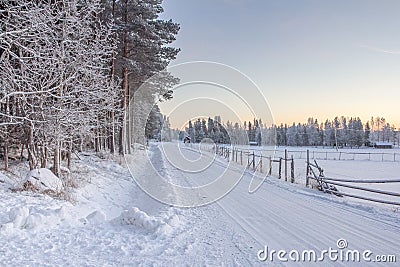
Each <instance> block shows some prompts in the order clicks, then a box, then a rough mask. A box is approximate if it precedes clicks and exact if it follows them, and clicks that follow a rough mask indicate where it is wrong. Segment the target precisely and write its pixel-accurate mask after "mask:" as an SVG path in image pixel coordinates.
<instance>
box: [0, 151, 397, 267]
mask: <svg viewBox="0 0 400 267" xmlns="http://www.w3.org/2000/svg"><path fill="white" fill-rule="evenodd" d="M178 145H179V149H176V147H177V146H178ZM182 155H183V156H184V158H185V159H187V160H188V163H187V164H188V165H190V162H192V164H194V165H196V164H197V165H198V164H199V162H203V161H202V160H204V162H206V161H207V162H211V163H210V164H209V165H207V167H206V168H202V170H201V171H198V172H188V171H185V170H183V169H182V166H183V165H182V166H177V165H176V164H173V163H174V159H179V158H181V157H182ZM147 156H149V157H150V161H151V164H149V163H146V161H145V160H144V159H145V157H147ZM81 158H82V160H77V159H76V160H75V161H74V169H73V173H74V175H76V176H77V177H80V179H79V184H80V187H79V188H78V189H75V190H74V191H73V192H72V197H71V198H72V199H73V200H74V201H73V202H72V203H70V202H66V201H62V200H55V199H53V198H50V197H47V196H42V195H38V194H34V193H28V192H17V193H13V192H11V191H10V189H9V188H12V187H13V186H14V185H15V184H16V183H17V182H18V181H17V178H15V177H13V176H11V175H9V174H6V173H1V172H0V181H2V182H0V238H1V239H0V240H1V241H0V252H1V253H0V265H1V266H268V265H272V266H275V265H276V266H281V265H283V263H282V262H281V261H279V260H278V259H277V258H276V257H277V256H276V255H275V258H274V259H273V260H272V262H271V258H268V259H267V260H266V261H265V262H263V261H260V260H259V257H258V256H260V255H261V256H263V255H262V253H261V254H260V250H264V248H265V246H268V248H269V250H277V251H278V250H286V251H291V250H298V251H304V250H315V251H317V252H318V251H322V250H327V249H328V248H333V249H338V245H337V242H338V240H342V241H343V240H345V241H346V243H347V245H348V246H347V248H348V249H350V250H359V251H365V250H370V251H371V252H372V255H371V258H372V260H374V259H375V258H374V257H375V256H377V255H395V256H396V257H397V261H399V260H400V258H399V257H400V255H399V250H398V244H399V243H400V212H399V210H398V209H396V208H395V207H393V206H389V205H377V204H371V203H369V202H368V203H367V202H363V201H357V200H354V199H350V198H347V197H343V198H339V197H336V196H334V195H329V194H324V193H322V192H319V191H317V190H313V189H309V188H305V186H304V181H305V166H306V165H305V161H304V159H296V160H295V166H296V172H295V175H296V183H295V184H290V183H288V182H285V181H282V180H278V179H277V178H276V177H268V178H267V180H266V181H265V182H264V183H263V184H262V186H261V187H260V188H259V190H258V191H257V192H256V193H253V194H249V193H248V188H249V183H250V181H251V179H252V178H253V173H252V172H251V171H245V172H244V175H243V177H242V179H241V180H240V182H239V183H238V184H237V185H236V187H235V188H234V189H233V190H232V191H231V192H229V194H227V195H226V196H224V197H223V198H221V199H220V200H219V201H217V202H213V203H212V204H208V205H204V206H202V207H196V208H177V207H172V206H170V205H165V204H161V203H160V202H158V201H156V200H154V199H153V198H152V197H150V196H148V195H147V194H145V193H144V192H143V191H142V190H141V189H140V188H139V187H138V185H137V184H136V183H135V181H134V179H132V177H131V175H130V173H129V171H128V169H127V168H125V167H121V166H120V165H119V164H117V163H115V162H113V161H111V160H104V159H99V158H97V157H95V156H94V155H89V154H88V155H81ZM210 158H211V159H213V157H212V155H211V154H210V153H200V152H199V150H198V149H196V147H190V146H184V145H182V144H178V143H164V144H162V143H151V144H150V146H149V150H148V153H147V152H146V151H142V150H139V151H137V152H136V154H135V155H133V156H132V157H128V162H127V163H128V165H129V164H133V165H135V166H139V167H138V168H137V170H139V171H140V172H138V173H136V174H135V175H140V176H141V177H142V178H145V179H148V180H151V179H152V178H153V176H154V175H156V173H157V172H158V173H161V174H162V175H163V176H165V179H167V180H169V181H170V182H173V183H174V184H179V185H182V186H187V187H195V186H198V185H204V184H207V183H209V182H211V181H212V180H213V179H215V178H216V177H218V176H220V175H221V174H224V175H227V176H228V177H229V176H231V175H232V176H235V175H237V172H238V171H239V172H240V171H241V170H242V166H240V165H239V164H237V165H234V166H232V167H230V168H227V161H226V159H224V158H221V157H215V159H214V160H211V161H210ZM318 162H319V163H320V165H321V166H322V167H323V168H324V170H325V173H326V175H327V176H334V177H343V178H344V177H352V178H360V179H367V178H371V179H372V178H373V179H377V178H385V179H388V178H399V177H398V176H399V175H398V174H400V167H399V165H400V163H394V162H379V161H371V162H369V161H338V160H336V161H334V160H326V161H323V160H320V161H318ZM188 165H186V166H184V167H185V168H186V167H188ZM13 171H14V172H16V173H21V175H22V176H24V175H23V174H22V173H23V168H22V167H20V166H19V167H18V168H17V167H15V169H14V170H13ZM257 175H259V176H261V174H257ZM273 176H275V174H274V173H273ZM389 189H390V191H394V190H395V189H394V188H388V189H387V190H389ZM160 190H163V188H160ZM397 192H399V190H398V189H397ZM175 197H176V198H180V197H181V198H182V197H183V196H179V195H177V196H175ZM198 197H199V198H201V199H204V198H207V197H208V194H207V193H205V194H204V195H200V196H198ZM310 264H311V265H315V266H348V265H350V266H396V264H395V263H377V262H370V263H366V262H363V261H361V262H351V263H350V264H349V263H348V262H343V261H340V260H336V261H332V260H330V259H328V258H327V257H326V258H325V260H324V261H323V263H321V262H319V263H314V262H311V263H310V262H304V261H296V262H295V261H293V260H289V262H286V263H285V265H289V266H308V265H310Z"/></svg>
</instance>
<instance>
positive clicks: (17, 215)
mask: <svg viewBox="0 0 400 267" xmlns="http://www.w3.org/2000/svg"><path fill="white" fill-rule="evenodd" d="M65 216H66V211H65V207H64V206H62V207H60V208H58V209H44V210H37V209H35V208H32V209H31V210H30V209H29V208H28V207H26V206H23V207H18V208H14V209H12V210H10V211H9V213H8V217H9V222H8V223H5V224H2V225H0V232H2V233H11V232H13V231H14V230H15V229H29V230H35V229H41V228H48V227H49V226H51V225H57V224H59V223H60V222H61V221H62V220H64V219H65Z"/></svg>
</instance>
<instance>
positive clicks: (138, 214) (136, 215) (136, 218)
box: [114, 207, 172, 235]
mask: <svg viewBox="0 0 400 267" xmlns="http://www.w3.org/2000/svg"><path fill="white" fill-rule="evenodd" d="M114 221H116V222H118V223H121V224H125V225H134V226H136V227H139V228H142V229H145V230H146V231H149V232H155V233H158V234H162V235H168V234H170V233H171V231H172V227H171V226H170V225H169V224H167V223H165V222H164V221H162V220H160V219H157V218H155V217H153V216H149V215H148V214H147V213H146V212H144V211H141V210H140V209H139V208H137V207H133V208H131V209H129V210H125V211H123V212H122V214H121V215H120V216H119V217H117V218H116V219H115V220H114Z"/></svg>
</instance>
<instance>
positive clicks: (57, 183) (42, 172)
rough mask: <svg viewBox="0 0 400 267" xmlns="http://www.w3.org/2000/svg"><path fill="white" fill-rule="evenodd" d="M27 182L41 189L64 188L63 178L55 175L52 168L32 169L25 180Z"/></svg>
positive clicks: (57, 189) (58, 189) (55, 189)
mask: <svg viewBox="0 0 400 267" xmlns="http://www.w3.org/2000/svg"><path fill="white" fill-rule="evenodd" d="M26 182H30V183H31V184H32V185H33V186H35V187H36V188H38V189H39V190H40V191H44V190H53V191H55V192H60V191H61V190H63V184H62V181H61V179H60V178H58V177H57V176H55V175H54V174H53V173H52V172H51V171H50V170H48V169H44V168H42V169H34V170H31V171H30V172H29V173H28V174H27V175H26V178H25V180H24V181H23V183H24V184H25V183H26Z"/></svg>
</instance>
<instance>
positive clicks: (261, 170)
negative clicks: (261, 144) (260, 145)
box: [260, 152, 263, 173]
mask: <svg viewBox="0 0 400 267" xmlns="http://www.w3.org/2000/svg"><path fill="white" fill-rule="evenodd" d="M262 159H263V156H262V152H261V156H260V172H261V173H262V172H263V169H262Z"/></svg>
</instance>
